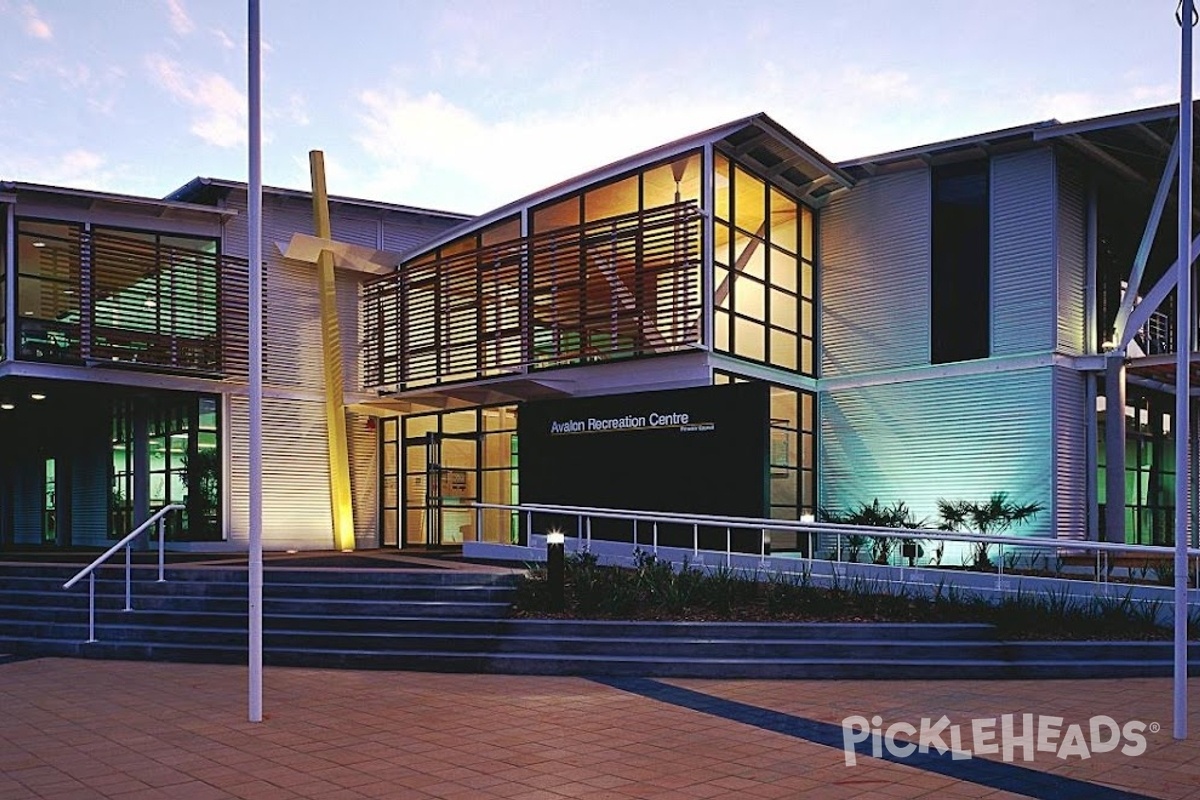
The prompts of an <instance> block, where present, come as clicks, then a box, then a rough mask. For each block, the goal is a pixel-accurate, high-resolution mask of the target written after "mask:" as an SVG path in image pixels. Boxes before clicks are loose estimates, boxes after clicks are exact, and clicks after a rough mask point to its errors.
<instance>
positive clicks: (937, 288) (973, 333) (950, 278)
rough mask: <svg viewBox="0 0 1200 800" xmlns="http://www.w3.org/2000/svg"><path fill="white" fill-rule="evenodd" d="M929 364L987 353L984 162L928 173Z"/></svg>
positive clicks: (988, 316) (948, 166) (988, 315)
mask: <svg viewBox="0 0 1200 800" xmlns="http://www.w3.org/2000/svg"><path fill="white" fill-rule="evenodd" d="M932 180H933V213H932V235H931V239H932V243H931V245H932V263H931V269H930V272H931V276H930V278H931V281H930V282H931V287H932V297H931V298H930V300H931V303H930V360H931V361H932V362H933V363H934V364H945V363H948V362H953V361H967V360H969V359H973V358H987V357H988V355H989V353H990V344H989V339H990V336H991V325H990V319H991V303H990V292H989V287H988V284H989V282H990V269H989V265H988V261H989V258H990V241H989V239H990V236H989V229H988V162H987V161H986V160H984V161H968V162H964V163H959V164H946V165H944V166H938V167H934V168H933V174H932Z"/></svg>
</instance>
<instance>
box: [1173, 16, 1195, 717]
mask: <svg viewBox="0 0 1200 800" xmlns="http://www.w3.org/2000/svg"><path fill="white" fill-rule="evenodd" d="M1194 14H1195V6H1194V5H1193V0H1181V2H1180V4H1179V10H1178V11H1177V12H1176V19H1177V20H1178V21H1179V27H1180V31H1181V34H1180V40H1181V45H1180V56H1181V58H1180V62H1181V64H1180V70H1179V260H1178V261H1177V262H1176V263H1177V264H1178V270H1179V275H1178V282H1177V284H1176V285H1177V291H1176V293H1175V425H1174V426H1172V427H1173V428H1174V429H1175V670H1174V672H1175V675H1174V687H1173V694H1174V701H1175V702H1174V711H1173V717H1174V735H1175V738H1176V739H1186V738H1187V729H1188V720H1187V700H1188V698H1187V677H1188V658H1187V635H1188V543H1189V538H1188V497H1189V495H1188V489H1189V488H1190V483H1191V477H1190V475H1189V474H1188V467H1189V464H1188V440H1189V438H1190V433H1191V424H1190V422H1191V419H1190V412H1191V408H1190V404H1191V396H1190V389H1191V381H1190V378H1191V369H1192V364H1191V355H1192V280H1191V278H1192V257H1191V241H1192V26H1193V25H1194V24H1195V21H1194V20H1195V17H1194V16H1193V15H1194Z"/></svg>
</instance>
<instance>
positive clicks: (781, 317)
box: [713, 153, 816, 377]
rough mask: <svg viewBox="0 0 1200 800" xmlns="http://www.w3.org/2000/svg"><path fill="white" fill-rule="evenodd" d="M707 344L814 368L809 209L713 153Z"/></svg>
mask: <svg viewBox="0 0 1200 800" xmlns="http://www.w3.org/2000/svg"><path fill="white" fill-rule="evenodd" d="M713 171H714V189H715V201H716V208H715V209H714V216H715V222H714V234H713V237H714V241H713V262H714V264H713V307H714V321H713V323H714V331H713V346H714V349H715V350H716V351H717V352H721V353H728V354H730V355H734V356H737V357H739V358H744V359H748V360H750V361H757V362H760V363H764V364H769V365H771V366H774V367H779V368H780V369H785V370H788V371H791V372H799V373H801V374H803V375H808V376H813V377H815V375H816V356H815V344H814V341H815V328H816V316H815V315H816V310H815V309H816V306H815V303H814V298H815V292H816V266H815V254H814V245H815V232H814V218H813V211H812V209H810V208H809V207H808V206H806V205H804V204H803V203H799V202H797V201H796V200H795V199H794V198H792V197H791V196H789V195H788V194H787V193H785V192H784V191H783V189H782V188H780V187H779V186H775V185H773V184H772V183H771V182H770V181H765V180H763V179H761V178H759V177H758V176H756V175H755V174H753V173H752V172H750V171H748V170H747V169H745V168H744V167H742V166H741V165H739V164H738V163H737V162H736V161H731V160H730V159H729V158H727V157H726V156H725V155H723V154H721V153H717V154H716V155H715V163H714V170H713Z"/></svg>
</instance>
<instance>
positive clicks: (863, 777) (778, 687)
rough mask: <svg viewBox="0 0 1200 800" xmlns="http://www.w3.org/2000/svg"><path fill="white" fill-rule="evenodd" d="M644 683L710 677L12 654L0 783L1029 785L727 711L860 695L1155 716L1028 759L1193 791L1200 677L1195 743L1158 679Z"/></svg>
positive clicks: (42, 794)
mask: <svg viewBox="0 0 1200 800" xmlns="http://www.w3.org/2000/svg"><path fill="white" fill-rule="evenodd" d="M644 683H645V685H647V686H650V687H651V688H653V687H655V686H658V687H661V688H665V689H671V688H675V689H687V690H691V692H690V693H689V694H692V695H694V693H696V692H698V693H701V694H702V695H705V696H707V697H708V698H711V699H712V700H713V701H714V705H713V708H712V709H711V710H710V709H706V710H696V709H694V708H686V707H683V706H681V705H678V704H675V703H672V702H670V701H669V700H668V701H664V700H659V699H653V698H652V697H651V696H648V695H646V694H638V693H637V692H635V691H627V690H624V689H622V688H619V685H616V684H614V685H606V684H605V683H602V682H598V681H592V680H588V679H584V678H544V677H517V676H497V675H445V674H426V673H415V672H413V673H405V672H353V671H340V670H318V669H283V668H268V669H267V670H266V679H265V685H266V694H265V703H264V707H265V709H266V716H267V719H266V720H265V721H264V722H263V723H261V724H257V725H256V724H251V723H249V722H247V721H245V715H246V671H245V669H244V668H243V667H232V666H211V665H191V664H163V663H148V662H117V661H89V660H72V659H53V658H45V659H33V660H24V661H12V662H9V663H3V664H0V800H9V799H10V798H11V799H12V800H18V799H19V800H25V799H26V798H45V799H46V800H67V799H68V798H70V799H71V800H84V799H85V798H123V799H124V800H154V799H156V798H170V799H171V800H192V799H193V798H194V799H195V800H210V799H211V800H221V799H224V798H247V799H248V800H249V799H253V800H277V799H278V800H284V799H285V798H322V799H323V800H324V799H326V798H328V800H342V799H343V798H344V799H346V800H349V799H350V798H355V799H357V798H405V799H406V800H407V798H417V799H420V798H462V799H463V800H468V799H471V800H474V799H475V798H479V799H480V800H489V799H490V798H522V799H523V800H560V798H564V797H579V798H600V799H601V800H603V799H605V798H607V799H609V800H629V799H630V798H639V799H640V798H646V799H647V800H650V799H657V800H695V799H696V798H710V797H712V798H723V797H737V798H801V797H804V798H807V797H816V798H905V797H929V798H934V797H936V798H984V797H986V798H1002V797H1023V796H1031V795H1029V794H1026V793H1017V792H1014V791H1006V790H1005V789H1004V788H999V784H998V782H997V780H994V779H993V778H992V777H989V776H990V773H989V771H988V770H987V769H986V767H987V766H988V764H986V763H980V764H979V766H981V767H983V768H984V769H980V770H977V771H978V773H979V777H978V779H977V780H959V779H956V778H954V777H948V776H946V775H942V774H937V773H936V772H933V771H930V770H928V769H921V768H917V767H914V766H910V765H907V764H904V763H894V762H890V761H884V760H881V759H874V758H869V757H865V756H864V755H860V756H859V759H858V764H857V766H854V767H847V766H845V764H844V760H843V753H842V751H841V750H840V748H835V747H829V746H825V745H821V744H817V743H814V742H813V741H808V740H806V739H804V738H802V737H798V736H796V735H788V734H786V733H781V732H778V731H774V730H769V729H767V728H765V727H762V726H756V725H753V724H747V723H746V722H745V721H737V720H735V719H733V718H730V717H729V716H728V715H723V712H722V711H721V709H722V708H727V707H735V706H737V707H743V708H744V707H747V706H753V707H757V708H758V709H769V710H771V711H773V712H781V713H780V714H775V715H774V717H776V718H783V717H782V715H791V716H792V717H795V718H797V719H798V720H800V721H801V722H803V721H808V722H806V723H804V724H808V725H810V726H811V725H813V724H816V725H820V723H834V724H836V725H840V723H841V720H842V718H843V717H845V716H847V715H849V714H854V713H860V714H864V715H866V716H872V715H876V714H878V715H880V716H881V717H883V718H884V719H885V720H886V721H887V722H893V721H900V720H905V721H911V722H913V723H918V722H919V720H920V718H921V717H923V716H932V717H934V718H936V717H940V716H941V715H942V714H943V713H944V714H946V715H947V716H949V717H950V718H951V720H952V721H954V722H964V721H965V722H966V724H967V725H968V726H969V724H970V723H969V720H970V719H972V718H975V717H997V716H999V715H1001V714H1010V713H1011V714H1018V715H1019V714H1021V713H1023V712H1031V713H1035V714H1042V715H1058V716H1062V717H1064V718H1065V720H1066V724H1070V723H1072V722H1081V723H1086V722H1087V720H1088V718H1089V717H1091V716H1092V715H1095V714H1107V715H1109V716H1112V717H1113V718H1115V719H1116V720H1117V721H1118V722H1125V721H1128V720H1132V719H1138V720H1142V721H1145V722H1147V723H1150V722H1157V723H1159V724H1161V725H1162V726H1163V730H1161V731H1160V732H1158V733H1156V734H1148V735H1147V741H1148V747H1147V752H1146V753H1145V754H1144V755H1141V756H1138V757H1129V756H1125V755H1122V754H1121V753H1120V752H1108V753H1095V754H1092V756H1091V757H1090V758H1089V759H1087V760H1082V759H1078V758H1074V759H1070V760H1067V761H1063V760H1060V759H1058V758H1056V757H1055V756H1054V755H1052V754H1049V753H1037V754H1036V758H1035V760H1034V761H1033V762H1032V763H1029V764H1025V765H1024V766H1026V767H1030V768H1032V769H1035V770H1038V771H1039V772H1040V773H1049V774H1050V775H1053V776H1059V777H1064V778H1072V779H1074V780H1075V781H1077V782H1078V781H1082V782H1086V784H1083V785H1084V786H1085V787H1086V788H1085V789H1084V790H1083V791H1082V792H1081V793H1078V794H1076V795H1075V796H1080V797H1093V796H1101V794H1102V793H1103V792H1104V791H1105V790H1106V789H1117V790H1123V791H1124V792H1128V793H1130V794H1127V795H1123V796H1128V797H1134V796H1148V797H1156V798H1179V799H1180V800H1187V799H1195V800H1200V708H1198V706H1200V681H1196V680H1193V681H1192V686H1191V689H1192V698H1191V703H1192V705H1191V708H1192V714H1191V718H1190V722H1191V729H1192V736H1193V738H1192V740H1190V741H1188V742H1185V743H1176V742H1174V741H1173V740H1172V739H1171V737H1170V716H1169V710H1170V681H1169V680H1161V679H1126V680H1111V681H1108V680H1102V681H1049V682H1035V681H996V682H983V681H961V682H946V681H938V682H933V681H929V682H923V681H903V682H899V681H898V682H883V681H875V682H867V681H710V680H669V681H666V680H664V681H653V682H644ZM668 694H670V692H666V693H665V694H664V697H665V696H666V695H668ZM789 718H790V717H789ZM885 724H886V723H885ZM825 727H827V726H825ZM863 752H865V751H862V750H860V753H863ZM976 761H978V757H977V759H976ZM960 763H962V762H960ZM1064 785H1065V784H1064ZM1009 788H1015V789H1016V790H1017V791H1022V787H1020V786H1015V787H1009ZM1026 791H1032V790H1026ZM1061 791H1062V792H1066V791H1067V790H1066V789H1062V790H1061ZM1033 796H1036V795H1033ZM1041 796H1055V797H1057V796H1063V797H1065V796H1067V794H1061V793H1059V790H1057V789H1056V790H1054V792H1053V793H1051V794H1049V795H1046V794H1043V795H1041ZM1113 796H1122V795H1120V792H1118V793H1117V794H1116V795H1113Z"/></svg>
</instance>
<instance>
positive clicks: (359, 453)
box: [346, 414, 379, 547]
mask: <svg viewBox="0 0 1200 800" xmlns="http://www.w3.org/2000/svg"><path fill="white" fill-rule="evenodd" d="M346 437H347V439H348V440H349V445H350V491H351V496H352V497H353V500H354V538H355V540H356V541H357V543H358V546H359V547H377V546H378V545H379V540H378V539H377V535H376V531H377V530H378V524H379V439H378V435H377V428H376V420H375V419H374V418H372V417H368V416H365V415H362V414H347V415H346Z"/></svg>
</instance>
